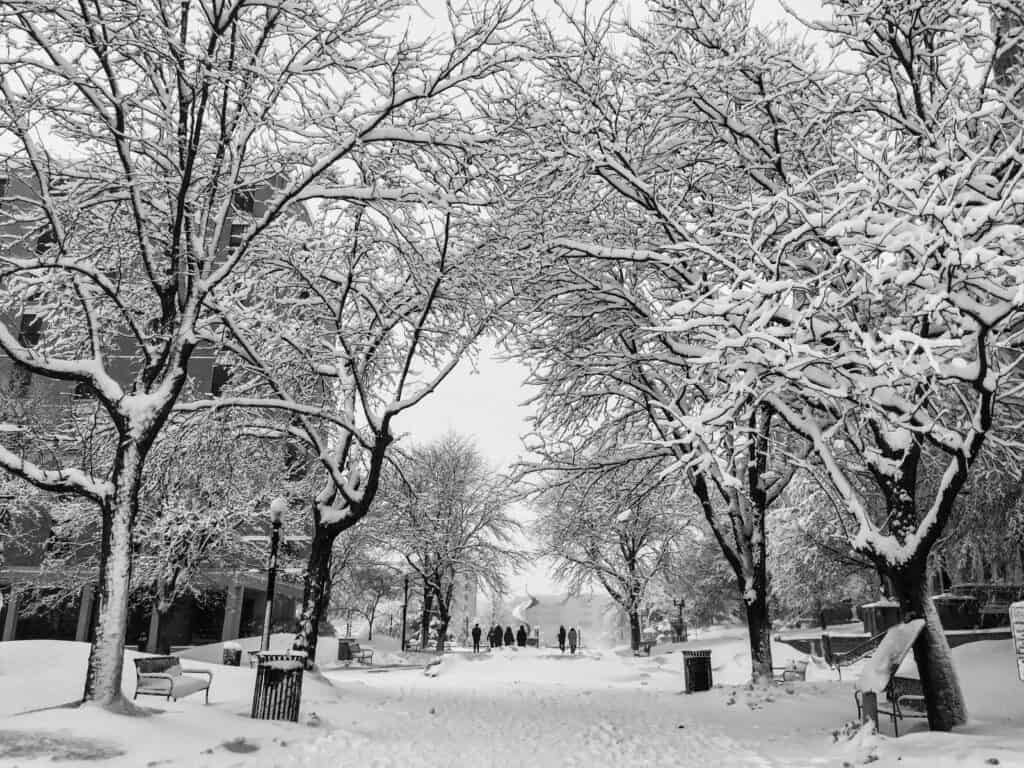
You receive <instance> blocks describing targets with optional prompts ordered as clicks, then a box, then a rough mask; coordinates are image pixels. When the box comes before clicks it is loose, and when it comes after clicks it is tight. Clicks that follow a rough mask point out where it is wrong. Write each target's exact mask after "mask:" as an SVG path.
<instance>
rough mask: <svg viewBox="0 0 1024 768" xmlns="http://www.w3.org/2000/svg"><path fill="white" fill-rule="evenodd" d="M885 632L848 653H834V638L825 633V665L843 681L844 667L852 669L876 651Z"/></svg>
mask: <svg viewBox="0 0 1024 768" xmlns="http://www.w3.org/2000/svg"><path fill="white" fill-rule="evenodd" d="M885 634H886V633H885V632H879V633H878V634H877V635H875V636H874V637H871V638H868V639H867V640H865V641H864V642H863V643H860V644H859V645H856V646H854V647H853V648H850V649H848V650H846V651H833V650H832V638H831V636H830V635H829V634H828V633H827V632H825V633H823V634H822V636H821V648H822V655H823V657H824V659H825V663H826V664H828V666H829V667H831V668H832V669H834V670H835V671H836V674H837V675H838V676H839V679H840V680H842V679H843V667H850V666H853V665H854V664H856V663H857V662H858V661H861V660H862V659H865V658H867V657H868V656H870V655H871V654H872V653H874V652H875V649H876V648H878V646H879V644H880V643H881V642H882V639H883V638H884V637H885Z"/></svg>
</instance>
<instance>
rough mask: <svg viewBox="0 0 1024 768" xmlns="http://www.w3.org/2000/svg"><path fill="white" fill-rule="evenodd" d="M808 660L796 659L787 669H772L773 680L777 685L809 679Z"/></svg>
mask: <svg viewBox="0 0 1024 768" xmlns="http://www.w3.org/2000/svg"><path fill="white" fill-rule="evenodd" d="M807 664H808V662H807V661H806V660H801V661H797V660H796V659H794V660H793V661H791V662H790V663H789V664H788V665H786V666H785V667H772V678H773V679H774V680H775V682H777V683H793V682H798V681H802V680H806V679H807Z"/></svg>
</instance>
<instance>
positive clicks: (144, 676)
mask: <svg viewBox="0 0 1024 768" xmlns="http://www.w3.org/2000/svg"><path fill="white" fill-rule="evenodd" d="M137 677H138V679H137V680H136V682H135V685H136V686H138V684H139V683H141V682H142V681H143V680H166V681H167V690H171V689H172V688H173V687H174V676H173V675H165V674H164V673H163V672H139V673H137Z"/></svg>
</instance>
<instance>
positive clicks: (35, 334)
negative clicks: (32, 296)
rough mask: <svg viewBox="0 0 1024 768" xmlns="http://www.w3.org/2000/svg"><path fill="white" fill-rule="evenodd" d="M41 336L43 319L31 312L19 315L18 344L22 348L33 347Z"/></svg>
mask: <svg viewBox="0 0 1024 768" xmlns="http://www.w3.org/2000/svg"><path fill="white" fill-rule="evenodd" d="M42 336H43V318H42V317H40V316H39V315H35V314H32V313H31V312H23V313H22V314H21V327H20V328H19V329H18V343H19V344H21V346H23V347H34V346H36V345H37V344H38V343H39V340H40V339H41V338H42Z"/></svg>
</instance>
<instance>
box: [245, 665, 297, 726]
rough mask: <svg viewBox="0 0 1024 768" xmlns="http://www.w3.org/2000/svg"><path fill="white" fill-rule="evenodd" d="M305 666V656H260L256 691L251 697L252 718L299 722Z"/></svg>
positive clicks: (257, 667)
mask: <svg viewBox="0 0 1024 768" xmlns="http://www.w3.org/2000/svg"><path fill="white" fill-rule="evenodd" d="M305 666H306V654H304V653H266V652H263V653H260V654H259V661H258V662H257V664H256V689H255V690H254V691H253V694H252V717H253V718H255V719H257V720H291V721H292V722H293V723H297V722H299V702H300V701H301V700H302V672H303V670H304V669H305Z"/></svg>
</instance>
